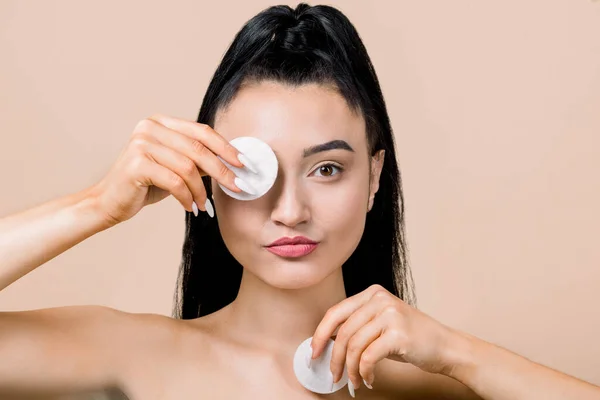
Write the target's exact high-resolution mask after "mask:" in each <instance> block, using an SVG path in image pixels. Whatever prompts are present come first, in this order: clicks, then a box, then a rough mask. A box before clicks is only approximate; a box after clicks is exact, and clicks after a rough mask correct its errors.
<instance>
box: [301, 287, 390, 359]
mask: <svg viewBox="0 0 600 400" xmlns="http://www.w3.org/2000/svg"><path fill="white" fill-rule="evenodd" d="M379 290H384V291H385V289H384V288H383V287H382V286H380V285H372V286H370V287H369V288H367V289H366V290H364V291H362V292H360V293H358V294H355V295H354V296H351V297H348V298H347V299H344V300H343V301H341V302H340V303H338V304H336V305H335V306H333V307H332V308H330V309H329V310H327V312H326V313H325V316H324V317H323V319H322V320H321V322H320V323H319V325H318V326H317V329H316V330H315V334H314V335H313V339H312V341H311V347H312V350H313V355H312V358H313V359H314V358H318V357H319V356H320V355H321V353H322V352H323V349H324V348H325V345H326V344H327V341H328V340H329V338H330V337H331V336H332V335H333V332H335V330H336V329H337V328H338V326H339V325H341V324H342V323H344V321H346V320H347V319H348V318H349V317H350V315H352V313H354V312H355V311H356V310H357V309H359V308H360V307H361V306H362V305H363V304H365V303H366V302H367V301H369V299H370V298H371V297H372V296H373V295H374V294H375V293H376V292H377V291H379ZM336 340H337V339H336Z"/></svg>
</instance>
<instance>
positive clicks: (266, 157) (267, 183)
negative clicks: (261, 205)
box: [219, 136, 279, 200]
mask: <svg viewBox="0 0 600 400" xmlns="http://www.w3.org/2000/svg"><path fill="white" fill-rule="evenodd" d="M229 143H230V144H231V145H232V146H233V147H235V148H236V149H238V151H240V152H241V153H242V154H243V155H244V156H246V158H247V159H248V160H249V161H250V163H251V164H252V166H253V167H254V168H255V169H256V173H254V172H252V171H250V170H249V169H246V168H238V167H234V166H233V165H231V164H229V163H227V161H225V160H223V159H222V158H221V157H219V159H220V160H221V161H222V162H223V163H224V164H225V165H226V166H227V168H229V169H230V170H232V171H233V172H234V173H235V175H236V176H238V177H240V178H241V179H242V180H243V181H244V182H245V183H247V184H248V185H249V186H250V188H248V189H249V190H251V191H252V192H253V193H250V192H246V191H244V192H240V193H236V192H233V191H231V190H229V189H227V188H226V187H225V186H223V185H221V184H220V183H219V186H220V187H221V189H222V190H223V191H224V192H225V193H227V194H228V195H229V196H231V197H233V198H234V199H238V200H254V199H258V198H259V197H261V196H263V195H264V194H265V193H267V192H268V191H269V189H271V187H272V186H273V184H274V183H275V179H277V171H278V169H279V163H278V162H277V157H276V156H275V153H274V152H273V150H272V149H271V147H270V146H269V145H268V144H266V143H265V142H263V141H262V140H260V139H257V138H254V137H249V136H242V137H237V138H235V139H233V140H231V141H230V142H229ZM240 189H242V190H244V188H242V187H240Z"/></svg>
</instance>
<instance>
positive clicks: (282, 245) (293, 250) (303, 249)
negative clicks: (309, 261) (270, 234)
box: [265, 236, 319, 258]
mask: <svg viewBox="0 0 600 400" xmlns="http://www.w3.org/2000/svg"><path fill="white" fill-rule="evenodd" d="M318 245H319V243H318V242H315V241H314V240H311V239H309V238H306V237H304V236H296V237H293V238H287V237H284V238H280V239H278V240H276V241H274V242H273V243H271V244H269V245H268V246H265V248H266V249H267V250H268V251H270V252H271V253H273V254H276V255H278V256H280V257H287V258H298V257H303V256H306V255H308V254H310V253H312V252H313V251H314V250H315V249H316V248H317V246H318Z"/></svg>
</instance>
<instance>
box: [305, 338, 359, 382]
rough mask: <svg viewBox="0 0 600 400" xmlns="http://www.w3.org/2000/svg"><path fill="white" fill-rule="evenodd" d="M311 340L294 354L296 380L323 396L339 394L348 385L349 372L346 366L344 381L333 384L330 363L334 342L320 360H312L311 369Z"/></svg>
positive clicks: (327, 347) (326, 348) (330, 341)
mask: <svg viewBox="0 0 600 400" xmlns="http://www.w3.org/2000/svg"><path fill="white" fill-rule="evenodd" d="M311 340H312V337H309V338H308V339H306V340H305V341H304V342H302V343H300V346H298V348H297V349H296V353H295V354H294V373H295V374H296V378H297V379H298V382H300V384H301V385H302V386H304V387H305V388H306V389H308V390H310V391H311V392H315V393H321V394H327V393H333V392H337V391H338V390H340V389H341V388H343V387H344V386H346V384H347V383H348V371H347V369H346V367H345V366H344V373H343V375H342V379H340V380H339V381H338V382H337V383H333V376H332V375H331V368H330V363H331V355H332V352H333V344H334V341H333V340H332V339H329V341H328V342H327V345H326V346H325V350H323V352H322V353H321V355H320V356H319V358H317V359H314V360H312V362H311V366H310V368H309V367H308V365H307V364H308V360H309V359H310V357H311V354H312V349H311V348H310V342H311Z"/></svg>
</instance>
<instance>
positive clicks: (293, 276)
mask: <svg viewBox="0 0 600 400" xmlns="http://www.w3.org/2000/svg"><path fill="white" fill-rule="evenodd" d="M263 265H265V266H266V268H261V270H260V271H255V272H254V273H255V274H256V276H258V278H259V279H260V280H262V281H263V282H265V283H266V284H268V285H269V286H273V287H276V288H279V289H291V290H294V289H304V288H307V287H311V286H314V285H317V284H319V283H320V282H322V281H323V280H324V279H325V278H326V277H327V276H328V275H329V274H330V273H331V272H332V271H324V269H323V268H322V267H320V266H319V265H317V264H315V263H311V262H298V261H293V262H285V261H284V262H279V263H268V264H263Z"/></svg>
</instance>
